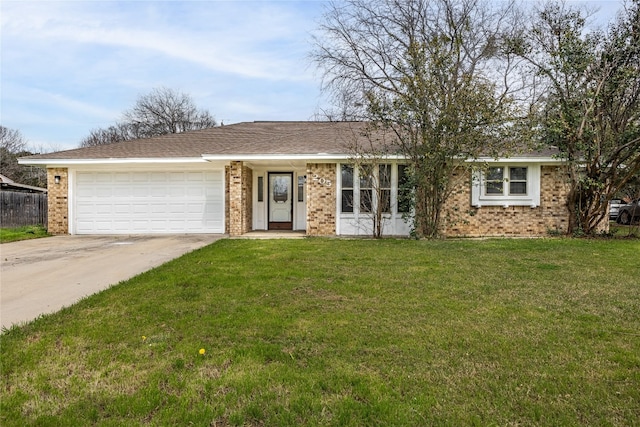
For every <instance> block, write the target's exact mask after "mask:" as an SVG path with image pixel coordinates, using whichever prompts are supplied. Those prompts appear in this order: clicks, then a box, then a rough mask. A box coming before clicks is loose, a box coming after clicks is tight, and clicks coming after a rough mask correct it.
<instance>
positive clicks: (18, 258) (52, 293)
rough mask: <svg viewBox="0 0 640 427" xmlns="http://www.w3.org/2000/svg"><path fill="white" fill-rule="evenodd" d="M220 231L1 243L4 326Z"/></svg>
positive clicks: (70, 301) (69, 301) (34, 315)
mask: <svg viewBox="0 0 640 427" xmlns="http://www.w3.org/2000/svg"><path fill="white" fill-rule="evenodd" d="M221 237H223V236H222V235H209V234H185V235H159V236H54V237H47V238H43V239H34V240H23V241H20V242H12V243H4V244H2V245H0V258H1V262H0V268H1V272H0V283H1V285H0V320H1V322H2V328H9V327H10V326H11V325H13V324H15V323H22V322H25V321H30V320H33V319H35V318H37V317H38V316H39V315H41V314H45V313H52V312H55V311H58V310H60V309H61V308H63V307H66V306H69V305H71V304H73V303H75V302H77V301H78V300H79V299H81V298H83V297H85V296H87V295H91V294H94V293H96V292H98V291H100V290H103V289H106V288H108V287H109V286H111V285H113V284H116V283H118V282H120V281H122V280H126V279H129V278H131V277H133V276H135V275H136V274H140V273H143V272H145V271H147V270H150V269H152V268H153V267H157V266H159V265H161V264H163V263H165V262H167V261H170V260H172V259H174V258H177V257H179V256H180V255H183V254H185V253H187V252H191V251H193V250H195V249H198V248H200V247H202V246H205V245H208V244H210V243H213V242H214V241H216V240H217V239H220V238H221Z"/></svg>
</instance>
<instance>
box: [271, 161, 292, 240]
mask: <svg viewBox="0 0 640 427" xmlns="http://www.w3.org/2000/svg"><path fill="white" fill-rule="evenodd" d="M271 175H288V176H289V178H290V181H289V182H290V185H291V187H290V188H289V194H290V196H289V197H290V209H291V211H290V212H289V214H290V215H291V221H287V222H282V221H277V222H273V221H271V190H272V189H271ZM294 205H295V200H294V182H293V172H267V230H293V220H294V218H295V217H294V216H293V206H294Z"/></svg>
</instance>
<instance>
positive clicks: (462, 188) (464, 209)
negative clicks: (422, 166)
mask: <svg viewBox="0 0 640 427" xmlns="http://www.w3.org/2000/svg"><path fill="white" fill-rule="evenodd" d="M467 174H468V175H467V176H465V177H464V178H465V179H464V180H463V181H464V183H463V184H461V185H459V186H458V187H457V188H456V191H455V192H454V194H453V195H452V197H451V198H450V199H449V201H448V202H447V203H446V207H447V210H446V212H445V226H444V230H443V231H444V234H445V235H446V236H447V237H479V236H544V235H547V234H549V233H550V232H554V233H566V231H567V218H568V211H567V207H566V205H565V200H566V195H567V193H568V190H569V187H568V184H567V180H566V179H565V174H564V173H563V170H562V167H560V166H542V167H541V171H540V206H538V207H535V208H531V207H530V206H510V207H508V208H504V207H502V206H483V207H481V208H476V207H473V206H471V175H470V172H467Z"/></svg>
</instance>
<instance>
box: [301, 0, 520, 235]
mask: <svg viewBox="0 0 640 427" xmlns="http://www.w3.org/2000/svg"><path fill="white" fill-rule="evenodd" d="M513 12H514V10H513V8H512V5H511V4H508V5H506V7H505V8H501V9H497V8H495V7H494V6H492V3H489V2H482V1H477V0H460V1H454V0H431V1H428V0H345V1H340V2H334V3H330V4H329V6H328V9H327V11H326V14H325V16H324V23H323V25H322V27H321V29H320V30H321V33H320V35H318V36H317V37H316V39H315V43H316V46H315V49H314V51H313V53H312V58H313V60H314V61H315V62H316V64H317V65H318V66H319V67H320V68H321V69H322V70H323V72H324V89H325V90H327V91H329V92H330V93H332V94H333V95H334V99H335V100H336V102H337V103H339V104H340V111H348V112H349V114H350V115H351V116H352V117H355V118H357V119H361V120H366V121H368V122H370V123H371V126H372V127H373V128H374V130H375V128H377V129H380V130H384V131H385V132H392V133H393V134H394V135H395V138H394V141H393V144H391V145H393V147H388V150H387V151H393V150H396V152H398V151H399V152H402V153H403V154H404V155H405V156H406V157H407V158H408V159H409V162H410V170H411V171H412V172H413V173H412V175H413V176H412V181H413V183H414V184H415V192H414V198H413V211H414V228H415V232H416V234H417V235H418V236H419V237H436V236H439V235H440V234H441V233H442V226H443V216H444V209H443V206H444V202H445V201H446V200H447V198H448V197H449V196H450V194H451V193H452V191H453V189H454V187H455V184H456V182H455V181H454V179H453V178H452V176H453V173H452V172H453V171H454V169H455V168H469V167H470V166H469V164H465V162H463V161H462V160H465V159H470V158H475V157H477V156H479V155H480V154H489V153H492V154H493V153H498V152H501V151H503V150H505V148H506V147H505V145H506V143H507V142H508V141H512V140H513V139H512V138H510V137H509V134H510V133H511V132H513V131H514V129H515V127H514V126H513V120H514V118H515V113H516V111H517V108H516V107H517V103H516V102H515V98H514V97H513V93H514V91H515V89H516V87H517V89H522V86H520V85H518V83H517V81H516V80H515V79H509V78H508V77H507V76H509V75H510V73H511V72H512V71H513V69H514V67H515V63H514V62H512V57H510V56H505V55H503V54H502V49H501V45H502V40H504V39H505V37H506V36H507V35H508V32H509V31H511V30H512V25H511V24H512V21H511V16H512V13H513ZM345 100H348V101H350V103H351V105H345ZM358 107H359V108H358ZM338 116H340V115H338ZM462 175H463V174H462Z"/></svg>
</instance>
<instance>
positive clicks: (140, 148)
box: [28, 122, 364, 160]
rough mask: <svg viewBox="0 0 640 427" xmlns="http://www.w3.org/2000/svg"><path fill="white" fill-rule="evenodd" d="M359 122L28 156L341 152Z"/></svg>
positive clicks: (233, 129)
mask: <svg viewBox="0 0 640 427" xmlns="http://www.w3.org/2000/svg"><path fill="white" fill-rule="evenodd" d="M363 127H364V124H363V123H360V122H244V123H237V124H233V125H227V126H218V127H214V128H209V129H203V130H197V131H191V132H184V133H177V134H169V135H162V136H158V137H154V138H145V139H137V140H131V141H124V142H116V143H113V144H105V145H97V146H93V147H86V148H77V149H74V150H66V151H59V152H55V153H48V154H39V155H35V156H30V157H28V159H29V160H37V159H51V160H62V159H69V160H75V159H125V158H182V157H184V158H194V157H201V156H202V155H233V154H242V155H251V154H255V155H260V154H266V155H268V154H284V155H286V154H292V155H294V154H297V155H305V154H309V155H311V154H318V153H326V154H345V153H348V150H347V144H349V141H350V140H352V138H353V136H354V135H357V134H359V133H360V132H359V130H360V129H362V128H363Z"/></svg>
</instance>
